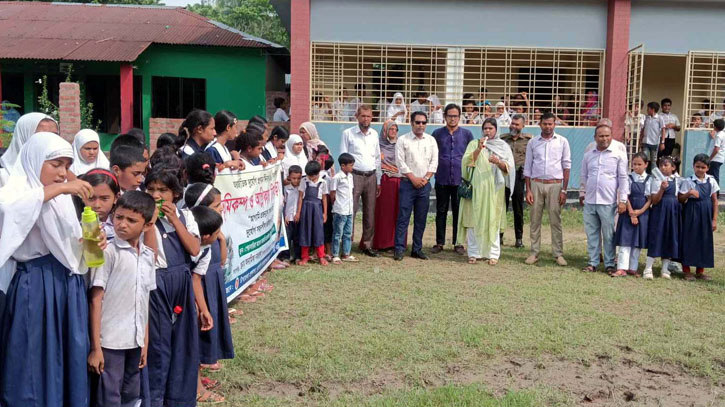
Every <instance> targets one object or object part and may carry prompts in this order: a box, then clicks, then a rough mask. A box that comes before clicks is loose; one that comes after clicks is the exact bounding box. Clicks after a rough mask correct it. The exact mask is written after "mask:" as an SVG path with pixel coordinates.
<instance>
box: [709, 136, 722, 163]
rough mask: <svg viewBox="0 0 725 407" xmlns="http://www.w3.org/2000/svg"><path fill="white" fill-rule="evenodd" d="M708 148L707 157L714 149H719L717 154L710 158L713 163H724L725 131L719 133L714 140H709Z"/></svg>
mask: <svg viewBox="0 0 725 407" xmlns="http://www.w3.org/2000/svg"><path fill="white" fill-rule="evenodd" d="M708 144H709V147H708V149H707V155H712V151H713V150H714V149H715V147H719V148H720V150H719V151H718V152H717V154H716V155H715V157H713V158H712V161H715V162H717V163H722V162H724V161H725V130H722V131H719V132H718V133H717V134H716V135H715V138H714V139H711V140H710V141H709V142H708Z"/></svg>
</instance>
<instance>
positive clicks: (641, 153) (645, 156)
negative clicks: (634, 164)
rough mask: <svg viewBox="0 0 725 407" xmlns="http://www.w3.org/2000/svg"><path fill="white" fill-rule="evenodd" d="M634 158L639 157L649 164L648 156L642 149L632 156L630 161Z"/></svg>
mask: <svg viewBox="0 0 725 407" xmlns="http://www.w3.org/2000/svg"><path fill="white" fill-rule="evenodd" d="M635 158H640V159H641V160H642V161H644V163H645V164H649V156H648V155H647V154H645V153H643V152H642V151H640V152H639V153H637V154H635V155H633V156H632V161H634V159H635Z"/></svg>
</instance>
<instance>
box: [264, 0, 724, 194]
mask: <svg viewBox="0 0 725 407" xmlns="http://www.w3.org/2000/svg"><path fill="white" fill-rule="evenodd" d="M272 3H273V4H274V6H275V8H276V9H277V11H278V14H279V15H280V16H281V17H282V19H283V21H284V22H285V24H286V25H287V27H288V29H289V30H290V33H291V36H292V45H291V49H290V51H291V95H292V96H291V120H292V128H293V129H295V128H297V126H298V125H299V124H300V123H301V122H303V121H306V120H309V119H310V118H313V119H316V120H313V121H314V123H315V124H316V126H317V127H318V130H319V131H320V134H321V137H322V138H323V139H324V140H325V141H326V142H327V143H329V144H330V145H331V147H332V148H333V150H334V149H335V147H336V146H337V145H339V140H340V135H341V133H342V130H343V129H344V128H346V127H348V126H351V125H352V123H351V122H349V121H347V120H343V121H340V120H339V117H337V116H335V115H334V114H333V115H330V116H329V117H324V116H319V115H317V117H313V113H315V112H319V111H320V110H319V108H318V109H316V108H315V104H317V105H318V106H320V105H321V102H320V101H325V100H330V101H331V102H332V103H334V102H335V101H342V102H344V101H345V100H351V99H352V100H354V98H357V99H358V101H361V102H364V103H367V104H370V105H372V106H373V108H374V109H375V111H374V114H375V117H376V118H377V120H376V121H380V118H381V117H382V116H383V112H382V111H383V109H384V108H381V107H379V106H385V105H384V103H380V100H381V99H384V100H389V99H390V98H391V97H392V94H393V93H394V92H401V93H403V95H404V96H405V98H406V101H407V102H408V103H410V102H411V101H412V100H413V98H414V96H415V94H416V93H418V92H424V93H426V94H428V95H437V96H438V97H439V98H440V100H441V102H442V103H443V105H445V104H446V103H449V102H455V103H459V104H460V103H461V102H462V101H463V99H464V96H466V97H467V98H473V99H476V100H477V101H479V102H483V101H484V100H490V101H491V102H492V103H493V104H495V103H496V102H497V101H499V100H501V98H502V97H503V98H504V101H511V100H515V99H512V95H516V94H519V93H520V92H526V93H527V94H528V98H529V100H530V104H531V113H530V114H533V112H534V111H537V110H538V111H539V112H540V111H545V110H557V109H565V110H566V111H567V112H568V116H569V117H570V119H569V120H567V123H566V125H559V126H557V132H558V133H559V134H562V135H563V136H565V137H567V138H568V139H569V141H570V144H571V147H572V155H573V156H572V161H573V169H572V180H571V184H570V188H572V189H575V188H576V187H577V186H578V183H579V176H578V173H579V171H578V169H579V166H580V163H581V159H582V157H583V153H584V148H585V147H586V145H587V144H589V143H590V142H591V141H592V137H593V127H592V124H594V123H595V122H596V120H595V119H596V117H608V118H610V119H611V120H612V121H613V123H614V130H615V137H616V138H619V139H622V138H624V137H625V135H628V134H631V133H633V132H634V129H633V128H629V127H628V126H625V117H626V114H627V112H632V111H634V107H635V106H636V105H638V104H639V103H640V102H644V103H645V104H646V103H647V102H650V101H657V102H658V103H659V102H660V100H661V99H663V98H665V97H668V98H670V99H672V101H673V109H672V112H673V113H675V114H677V116H678V117H679V118H680V121H681V123H682V131H681V132H679V134H678V141H679V143H680V145H681V146H682V149H683V152H682V154H681V155H682V160H683V163H684V164H683V166H682V167H683V169H685V174H690V173H691V161H692V157H693V156H694V154H695V153H698V152H702V151H704V150H705V148H706V143H707V140H708V139H709V138H708V137H707V135H706V132H707V130H706V129H705V130H704V129H695V128H690V127H689V126H690V118H691V117H692V116H693V115H694V114H695V113H697V112H699V111H701V110H705V111H704V112H702V113H703V114H708V115H709V114H710V113H713V112H722V110H723V109H725V107H724V106H723V105H724V103H723V101H724V99H725V43H724V42H723V41H722V39H721V38H722V34H723V33H724V31H725V29H724V28H723V25H722V16H723V15H725V1H722V0H687V1H678V0H667V1H664V0H636V1H635V0H550V1H536V0H509V1H504V2H502V1H493V0H479V1H474V0H447V1H441V0H438V1H434V0H415V1H412V0H409V1H386V0H272ZM706 100H709V101H710V102H709V103H710V104H707V102H706V105H705V106H703V101H706ZM320 118H322V119H324V120H319V119H320ZM374 126H375V125H374ZM379 127H380V126H379V125H376V128H379ZM400 127H401V128H400V133H401V134H403V133H405V132H407V131H409V130H410V127H409V126H408V125H401V126H400ZM435 127H437V126H429V128H428V129H429V132H430V131H432V130H433V129H434V128H435ZM471 130H472V131H474V134H480V128H479V126H472V127H471ZM527 131H529V132H531V133H535V134H536V133H538V127H535V126H530V127H528V128H527ZM630 148H631V150H632V151H635V150H636V149H637V148H638V146H637V145H632V146H630Z"/></svg>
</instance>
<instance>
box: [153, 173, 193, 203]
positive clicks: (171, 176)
mask: <svg viewBox="0 0 725 407" xmlns="http://www.w3.org/2000/svg"><path fill="white" fill-rule="evenodd" d="M153 182H160V183H161V184H164V185H166V187H167V188H169V189H170V190H171V192H173V194H174V202H176V201H178V200H179V198H181V195H182V194H183V193H184V187H183V186H182V185H181V180H180V179H179V172H178V171H174V170H173V169H169V168H167V167H165V166H163V165H161V166H158V167H153V168H151V171H149V173H148V174H146V179H145V180H144V190H145V189H146V188H147V187H148V186H149V185H150V184H151V183H153Z"/></svg>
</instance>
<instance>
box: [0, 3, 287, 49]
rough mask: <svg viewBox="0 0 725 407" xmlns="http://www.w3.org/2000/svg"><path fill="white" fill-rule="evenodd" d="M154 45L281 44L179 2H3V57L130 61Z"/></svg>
mask: <svg viewBox="0 0 725 407" xmlns="http://www.w3.org/2000/svg"><path fill="white" fill-rule="evenodd" d="M151 44H173V45H203V46H217V47H238V48H271V47H273V48H280V47H281V46H279V45H277V44H274V43H271V42H269V41H266V40H263V39H261V38H257V37H253V36H251V35H248V34H245V33H243V32H241V31H238V30H235V29H233V28H231V27H228V26H226V25H224V24H221V23H218V22H216V21H212V20H209V19H208V18H206V17H202V16H200V15H198V14H195V13H192V12H191V11H188V10H186V9H184V8H181V7H163V6H124V5H99V4H78V3H44V2H15V1H13V2H9V1H0V58H11V59H12V58H15V59H46V60H47V59H50V60H75V61H117V62H131V61H134V60H136V58H138V56H139V55H140V54H141V53H142V52H143V51H144V50H145V49H146V48H147V47H148V46H149V45H151Z"/></svg>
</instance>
